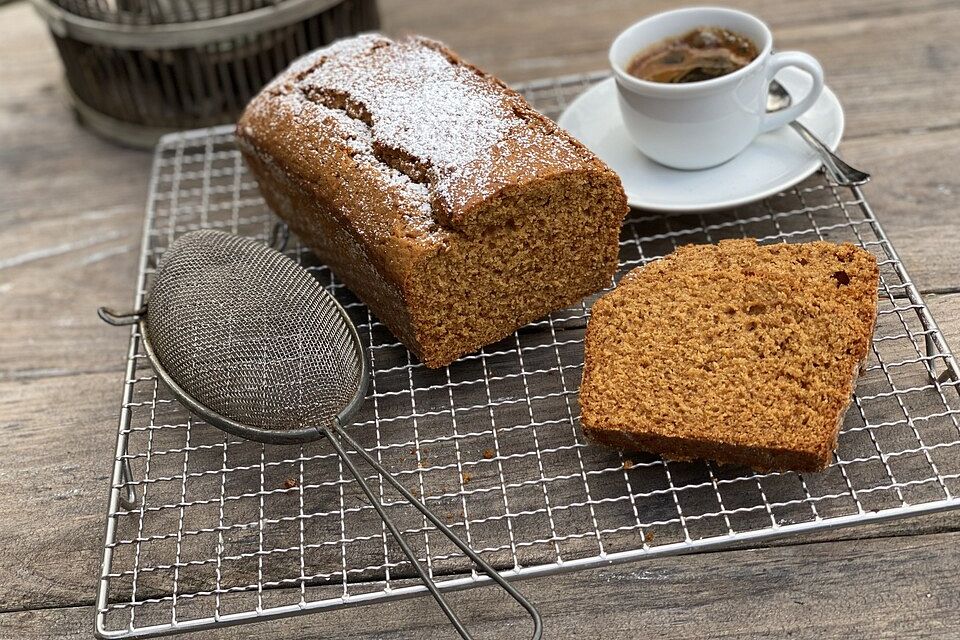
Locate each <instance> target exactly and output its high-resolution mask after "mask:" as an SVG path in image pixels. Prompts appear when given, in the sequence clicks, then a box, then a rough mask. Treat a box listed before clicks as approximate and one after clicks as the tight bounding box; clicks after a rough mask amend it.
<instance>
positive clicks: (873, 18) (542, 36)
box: [382, 0, 960, 139]
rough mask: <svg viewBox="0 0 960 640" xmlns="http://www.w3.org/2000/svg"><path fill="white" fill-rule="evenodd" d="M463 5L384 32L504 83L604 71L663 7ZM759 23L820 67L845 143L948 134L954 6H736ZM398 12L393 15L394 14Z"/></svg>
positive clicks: (412, 6) (406, 16) (956, 117)
mask: <svg viewBox="0 0 960 640" xmlns="http://www.w3.org/2000/svg"><path fill="white" fill-rule="evenodd" d="M471 5H472V3H471V2H469V0H457V1H455V2H448V3H443V5H442V6H437V5H435V4H433V3H422V4H417V3H407V2H404V1H403V0H387V1H386V2H383V3H382V6H383V8H384V24H385V27H386V30H387V31H390V32H402V31H410V32H425V33H427V34H428V35H430V36H433V37H436V38H438V39H441V40H445V41H447V42H449V43H450V44H451V46H453V47H454V48H455V49H457V50H458V51H459V52H460V53H461V54H462V55H464V56H465V57H467V58H468V59H469V60H472V61H474V62H476V63H477V64H478V65H479V66H481V67H483V68H485V69H488V70H490V71H492V72H493V73H495V74H497V75H500V76H501V77H503V78H504V79H506V80H508V81H510V82H516V81H518V80H523V79H534V78H542V77H548V76H555V75H562V74H568V73H578V72H585V71H593V70H596V69H604V68H606V67H607V49H608V47H609V45H610V42H612V40H613V38H614V37H615V36H616V34H617V33H619V32H620V31H621V30H622V29H624V28H625V27H626V26H628V25H630V24H631V23H633V22H634V21H636V20H638V19H640V18H642V17H644V16H646V15H649V14H651V13H654V12H656V11H660V10H663V9H667V8H673V7H674V6H675V4H674V3H671V2H667V1H666V0H656V1H650V2H635V1H632V0H601V1H598V2H589V3H575V2H554V3H551V5H550V9H548V10H544V9H543V8H542V7H541V6H540V5H539V4H537V3H523V4H522V5H517V4H516V3H511V2H509V0H498V1H497V2H491V3H485V4H484V17H483V19H480V20H470V19H465V18H464V16H469V15H470V14H471V9H472V7H471ZM736 6H737V7H738V8H740V9H744V10H746V11H751V12H755V13H757V14H758V15H760V17H762V18H764V19H765V20H768V21H769V23H770V25H771V27H772V28H773V31H774V39H775V42H776V46H777V48H778V49H780V50H786V49H802V50H805V51H808V52H809V53H812V54H813V55H814V56H816V57H817V58H818V59H819V60H820V61H821V63H822V64H823V66H824V69H825V72H826V78H827V82H828V84H829V85H830V86H831V87H832V88H833V89H834V91H835V92H836V93H837V94H838V95H839V97H840V101H841V102H842V103H843V105H844V109H845V111H846V114H847V138H848V139H849V138H851V137H861V136H866V135H876V134H880V133H884V132H888V131H907V130H913V129H929V128H943V127H955V126H957V124H958V123H960V113H958V112H957V110H956V109H955V108H954V107H953V105H954V104H956V103H957V102H958V100H960V94H958V93H957V92H958V91H960V89H957V88H956V87H954V86H952V85H954V84H955V83H952V82H950V81H949V80H947V78H948V77H949V76H951V75H952V74H954V73H956V72H955V69H956V68H957V67H956V63H957V61H958V59H960V43H958V42H957V41H956V39H955V38H953V37H952V35H951V34H952V29H953V25H954V24H956V22H957V20H958V19H960V16H958V11H960V8H958V7H957V6H956V4H952V3H948V2H942V3H941V2H933V3H910V4H909V5H905V4H903V3H898V2H876V3H871V2H854V3H818V4H816V5H811V4H808V3H797V2H768V1H763V0H746V1H743V2H738V3H736ZM401 7H402V8H401Z"/></svg>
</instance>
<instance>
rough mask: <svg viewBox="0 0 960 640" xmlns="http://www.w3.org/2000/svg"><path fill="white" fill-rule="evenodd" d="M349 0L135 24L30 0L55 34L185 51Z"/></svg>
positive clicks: (284, 1) (306, 0) (298, 1)
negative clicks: (80, 13) (105, 19)
mask: <svg viewBox="0 0 960 640" xmlns="http://www.w3.org/2000/svg"><path fill="white" fill-rule="evenodd" d="M345 1H346V0H281V1H280V2H278V3H277V4H274V5H270V6H267V7H260V8H259V9H253V10H252V11H246V12H243V13H237V14H234V15H231V16H223V17H219V18H211V19H208V20H197V21H193V22H168V23H162V24H151V25H137V24H123V23H118V22H106V21H103V20H96V19H93V18H87V17H84V16H79V15H76V14H74V13H70V12H69V11H67V10H65V9H63V8H62V7H60V6H57V5H56V4H54V3H53V2H52V0H30V2H31V3H32V4H33V6H34V8H35V9H36V10H37V12H38V13H39V14H40V15H41V16H42V17H43V18H44V20H45V21H46V22H47V26H48V27H49V29H50V31H52V32H53V33H54V34H55V35H57V36H59V37H61V38H65V37H69V38H73V39H75V40H80V41H82V42H86V43H90V44H101V45H106V46H110V47H114V48H118V49H138V50H139V49H183V48H187V47H197V46H202V45H205V44H210V43H212V42H219V41H222V40H229V39H231V38H236V37H241V36H249V35H254V34H258V33H262V32H264V31H269V30H271V29H276V28H279V27H285V26H287V25H289V24H293V23H295V22H298V21H300V20H303V19H306V18H309V17H312V16H314V15H316V14H318V13H322V12H323V11H326V10H327V9H330V8H332V7H334V6H336V5H338V4H342V3H343V2H345Z"/></svg>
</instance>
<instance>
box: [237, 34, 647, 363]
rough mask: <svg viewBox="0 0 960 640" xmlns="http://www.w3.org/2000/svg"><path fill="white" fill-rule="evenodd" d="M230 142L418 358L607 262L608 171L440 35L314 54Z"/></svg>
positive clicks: (617, 202) (555, 299)
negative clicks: (438, 39)
mask: <svg viewBox="0 0 960 640" xmlns="http://www.w3.org/2000/svg"><path fill="white" fill-rule="evenodd" d="M237 139H238V143H239V145H240V149H241V151H242V153H243V155H244V157H245V159H246V161H247V163H248V165H249V166H250V167H251V169H252V171H253V173H254V174H255V176H256V178H257V181H258V184H259V185H260V189H261V192H262V193H263V195H264V198H265V199H266V201H267V203H268V204H269V206H270V207H271V208H272V209H273V210H274V211H275V212H276V213H277V214H278V215H279V216H280V217H281V218H283V219H284V220H285V221H286V222H287V223H288V224H289V225H290V226H291V228H292V229H293V231H294V232H295V233H297V235H298V236H300V237H301V239H303V240H304V242H305V243H306V244H307V245H308V246H310V247H311V249H313V250H314V252H315V253H316V254H317V255H318V257H319V258H320V259H321V260H322V261H323V262H325V263H326V264H328V265H330V266H331V268H332V269H333V271H334V273H335V274H336V276H337V277H338V278H340V279H342V280H343V281H344V282H345V283H346V284H347V286H348V287H349V288H350V289H351V290H352V291H353V292H354V293H356V294H357V295H358V296H359V297H360V298H361V299H362V300H363V301H364V302H365V303H367V305H368V306H369V307H370V308H371V309H372V310H373V312H374V313H375V314H376V315H377V317H378V318H379V319H380V320H382V321H383V322H384V323H385V324H386V325H387V326H388V327H389V328H390V330H391V331H392V332H393V333H394V334H395V335H396V336H397V337H398V338H399V339H400V340H401V341H402V342H403V343H404V344H405V345H406V346H407V347H408V348H410V349H411V350H412V351H414V352H415V353H416V354H417V355H418V356H419V357H420V358H421V360H423V361H424V362H425V363H426V364H427V365H428V366H431V367H437V366H442V365H445V364H448V363H449V362H451V361H452V360H454V359H456V358H457V357H459V356H461V355H464V354H466V353H469V352H471V351H474V350H476V349H478V348H480V347H481V346H483V345H484V344H488V343H490V342H494V341H496V340H499V339H500V338H503V337H505V336H507V335H509V334H510V333H512V332H513V331H514V330H516V329H517V328H518V327H520V326H522V325H523V324H525V323H527V322H530V321H531V320H534V319H536V318H538V317H541V316H543V315H545V314H547V313H549V312H550V311H552V310H555V309H558V308H562V307H564V306H567V305H569V304H572V303H574V302H576V301H578V300H579V299H581V298H582V297H583V296H585V295H588V294H590V293H592V292H595V291H597V290H599V289H601V288H603V287H604V286H606V285H607V284H608V283H609V280H610V278H611V277H612V275H613V272H614V270H615V268H616V261H617V249H618V246H617V238H618V233H619V226H620V223H621V222H622V220H623V217H624V216H625V215H626V212H627V210H628V209H627V205H626V197H625V195H624V193H623V188H622V186H621V185H620V181H619V178H618V177H617V176H616V174H614V173H613V172H612V171H611V170H610V169H609V168H607V167H606V166H605V165H604V164H603V163H602V162H600V161H599V160H598V159H597V158H596V157H595V156H594V155H593V154H592V153H590V152H589V151H588V150H587V149H586V148H585V147H583V145H581V144H580V143H579V142H577V141H576V140H574V139H573V138H572V137H571V136H569V135H568V134H567V133H566V132H564V131H563V130H561V129H559V128H558V127H557V126H556V125H555V124H554V123H553V122H552V121H550V120H549V119H547V118H546V117H544V116H542V115H541V114H539V113H537V112H536V111H535V110H534V109H533V108H532V107H530V105H529V104H527V102H526V101H525V100H524V99H523V98H522V97H521V96H520V95H519V94H517V93H516V92H514V91H512V90H510V89H509V88H507V87H506V86H505V85H504V84H503V83H502V82H500V81H499V80H497V79H496V78H493V77H492V76H489V75H487V74H485V73H483V72H482V71H480V70H478V69H477V68H475V67H473V66H472V65H469V64H467V63H466V62H464V61H463V60H461V59H460V58H459V57H458V56H457V55H456V54H455V53H453V52H452V51H450V50H449V49H447V48H446V47H444V46H443V45H441V44H439V43H436V42H433V41H430V40H426V39H423V38H408V39H406V40H402V41H393V40H390V39H388V38H386V37H384V36H381V35H378V34H368V35H364V36H359V37H357V38H352V39H349V40H343V41H340V42H338V43H335V44H334V45H332V46H330V47H327V48H325V49H321V50H318V51H316V52H314V53H312V54H309V55H308V56H305V57H304V58H301V59H300V60H298V61H297V62H295V63H294V64H293V65H291V67H290V68H289V69H288V70H287V71H285V72H284V73H283V74H281V75H280V76H279V77H277V78H276V79H275V80H273V81H272V82H271V83H270V84H268V85H267V86H266V87H265V88H264V90H263V91H262V92H261V93H260V94H259V95H258V96H257V97H256V98H254V100H253V101H252V102H251V103H250V105H249V106H248V107H247V109H246V111H245V112H244V114H243V116H242V118H241V119H240V122H239V123H238V126H237Z"/></svg>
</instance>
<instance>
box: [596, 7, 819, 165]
mask: <svg viewBox="0 0 960 640" xmlns="http://www.w3.org/2000/svg"><path fill="white" fill-rule="evenodd" d="M697 27H720V28H723V29H727V30H729V31H733V32H734V33H737V34H740V35H742V36H745V37H747V38H749V39H750V40H752V41H753V43H754V44H755V45H756V46H757V49H758V50H759V51H760V54H759V55H758V56H757V57H756V59H754V60H753V62H751V63H750V64H748V65H747V66H745V67H743V68H742V69H738V70H736V71H734V72H733V73H730V74H728V75H725V76H721V77H719V78H712V79H710V80H703V81H701V82H689V83H679V84H668V83H661V82H650V81H647V80H641V79H639V78H636V77H634V76H631V75H630V74H628V73H627V66H628V65H629V63H630V61H631V59H633V57H634V56H635V55H636V54H637V53H639V52H641V51H643V50H644V49H646V48H647V47H649V46H651V45H654V44H657V43H659V42H661V41H663V40H665V39H667V38H671V37H677V36H682V35H683V34H685V33H687V32H689V31H691V30H693V29H696V28H697ZM772 45H773V37H772V36H771V34H770V29H769V28H768V27H767V25H765V24H764V23H763V22H761V21H760V20H759V19H757V18H755V17H754V16H752V15H750V14H748V13H744V12H742V11H736V10H734V9H723V8H719V7H693V8H689V9H677V10H675V11H667V12H665V13H659V14H657V15H654V16H651V17H649V18H646V19H644V20H641V21H640V22H637V23H636V24H634V25H633V26H631V27H629V28H628V29H627V30H625V31H624V32H623V33H621V34H620V35H619V36H617V39H616V40H614V41H613V45H612V46H611V47H610V65H611V66H612V67H613V71H614V74H615V76H616V80H617V94H618V96H619V98H618V100H619V103H620V112H621V113H622V114H623V122H624V125H625V126H626V129H627V133H628V134H629V136H630V139H631V140H632V141H633V143H634V144H635V145H636V147H637V148H638V149H639V150H640V151H642V152H643V153H644V154H645V155H647V156H648V157H650V158H651V159H653V160H655V161H657V162H659V163H661V164H664V165H667V166H668V167H674V168H677V169H705V168H707V167H712V166H715V165H718V164H720V163H722V162H726V161H727V160H729V159H731V158H733V157H734V156H735V155H737V154H738V153H740V152H741V151H743V150H744V149H746V148H747V147H748V146H749V145H750V143H751V142H753V139H754V138H756V137H757V136H758V135H760V134H761V133H764V132H766V131H772V130H774V129H777V128H779V127H782V126H783V125H785V124H788V123H789V122H791V121H792V120H795V119H796V118H797V117H798V116H799V115H800V114H802V113H803V112H805V111H806V110H807V109H809V108H810V107H812V106H813V103H814V102H816V100H817V98H819V97H820V92H821V91H822V90H823V69H822V68H821V67H820V63H818V62H817V61H816V59H815V58H813V57H812V56H810V55H807V54H806V53H800V52H798V51H790V52H782V53H772V52H771V49H772ZM788 66H795V67H798V68H800V69H802V70H803V71H805V72H807V73H809V74H810V75H811V76H812V77H813V86H812V87H811V89H810V91H809V93H807V94H806V95H805V96H802V97H800V96H793V98H794V103H793V104H792V105H791V106H790V107H788V108H786V109H783V110H782V111H777V112H775V113H767V110H766V103H767V92H768V91H769V86H770V81H771V80H773V77H774V75H776V73H777V71H779V70H780V69H782V68H784V67H788Z"/></svg>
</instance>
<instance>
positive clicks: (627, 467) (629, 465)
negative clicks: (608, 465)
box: [623, 458, 633, 471]
mask: <svg viewBox="0 0 960 640" xmlns="http://www.w3.org/2000/svg"><path fill="white" fill-rule="evenodd" d="M623 468H624V469H625V470H626V471H629V470H630V469H633V460H631V459H630V458H627V459H626V460H624V461H623Z"/></svg>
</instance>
